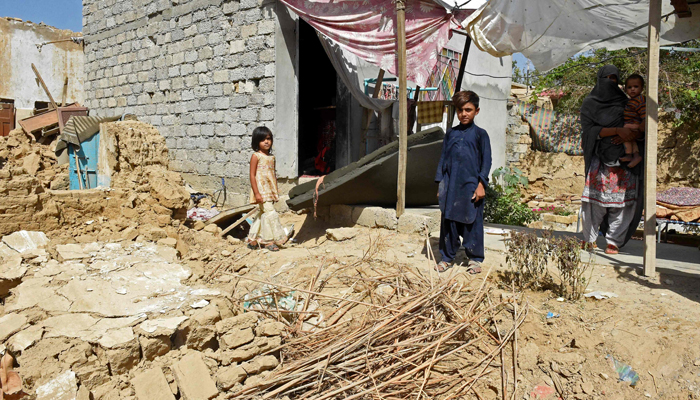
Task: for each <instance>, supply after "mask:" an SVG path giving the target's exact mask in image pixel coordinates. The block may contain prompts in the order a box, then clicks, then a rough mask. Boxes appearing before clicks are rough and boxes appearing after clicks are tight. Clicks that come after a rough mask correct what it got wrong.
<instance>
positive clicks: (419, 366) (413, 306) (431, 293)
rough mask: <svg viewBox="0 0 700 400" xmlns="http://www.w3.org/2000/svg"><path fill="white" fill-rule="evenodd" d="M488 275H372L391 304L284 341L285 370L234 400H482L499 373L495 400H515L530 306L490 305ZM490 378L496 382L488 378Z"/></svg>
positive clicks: (374, 306)
mask: <svg viewBox="0 0 700 400" xmlns="http://www.w3.org/2000/svg"><path fill="white" fill-rule="evenodd" d="M489 272H490V271H489ZM488 275H489V274H488V273H487V274H485V276H484V278H483V279H470V278H465V276H464V275H452V276H449V277H447V278H438V277H435V276H432V277H425V276H423V275H422V274H421V273H420V272H418V270H414V269H407V268H398V269H397V270H396V271H395V273H392V274H388V275H382V276H375V277H373V278H372V280H373V281H374V282H375V283H376V284H377V285H379V284H383V285H390V286H391V287H392V288H393V293H392V294H391V295H390V296H388V298H387V297H384V298H383V299H382V300H381V301H378V300H375V299H378V298H380V297H381V296H370V298H371V299H372V300H371V303H365V302H360V301H356V303H359V304H362V305H363V306H367V312H366V313H365V314H364V315H363V318H360V319H357V318H353V319H350V320H346V321H344V322H337V321H338V320H336V321H333V323H331V324H329V326H327V327H326V328H324V329H320V330H318V331H316V332H314V333H311V334H305V335H303V336H300V337H297V338H294V339H291V340H289V341H287V343H286V344H285V345H284V346H283V348H282V349H281V351H282V356H283V360H284V362H283V364H282V366H281V368H278V369H277V370H275V371H274V372H273V373H272V374H271V375H270V376H268V377H267V379H265V380H264V381H263V382H261V383H259V384H257V385H255V386H251V387H246V388H244V389H242V390H241V391H239V392H237V393H230V397H232V398H252V397H255V398H259V397H260V396H261V397H262V398H263V399H269V398H281V397H283V396H289V397H291V398H304V399H307V398H308V399H314V400H322V399H365V398H383V399H391V398H414V399H420V398H429V399H454V398H462V397H463V396H468V397H475V396H476V397H477V398H482V396H481V395H480V394H479V390H483V388H484V387H485V385H484V384H483V382H482V384H481V385H479V383H480V379H481V378H483V377H487V376H489V375H490V374H493V373H494V372H495V373H496V375H497V376H500V384H501V385H500V386H501V387H500V388H498V389H496V391H498V392H499V395H500V396H499V397H502V398H503V399H506V398H511V397H510V396H507V392H508V391H510V389H511V386H513V387H512V389H513V390H512V392H511V394H514V393H515V391H516V390H517V387H516V385H517V380H516V379H513V377H516V376H517V330H518V328H519V326H520V325H521V324H522V323H523V321H524V319H525V317H526V315H527V310H528V307H527V304H525V305H519V304H518V303H517V300H515V299H516V296H514V295H513V296H506V297H508V298H507V299H506V300H503V301H502V300H501V299H499V300H498V301H493V299H492V298H491V297H492V287H491V285H490V283H489V279H488ZM243 279H245V278H243ZM301 290H302V291H305V290H304V289H301ZM305 292H307V293H313V294H314V295H316V296H320V297H323V296H324V295H323V294H322V293H320V292H313V291H308V290H306V291H305ZM346 301H348V302H351V303H352V302H353V300H349V299H346ZM507 355H510V359H511V361H512V363H509V366H507V365H506V361H505V358H506V356H507ZM493 379H498V378H497V377H496V378H492V377H490V376H489V381H490V382H493ZM509 382H510V383H509ZM490 386H492V387H493V386H495V384H493V383H492V384H491V385H490ZM491 396H493V391H492V392H491Z"/></svg>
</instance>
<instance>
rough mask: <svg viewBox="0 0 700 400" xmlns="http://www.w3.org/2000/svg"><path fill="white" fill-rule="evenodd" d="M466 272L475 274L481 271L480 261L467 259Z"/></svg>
mask: <svg viewBox="0 0 700 400" xmlns="http://www.w3.org/2000/svg"><path fill="white" fill-rule="evenodd" d="M467 272H469V274H470V275H476V274H480V273H481V263H480V262H478V261H469V263H468V264H467Z"/></svg>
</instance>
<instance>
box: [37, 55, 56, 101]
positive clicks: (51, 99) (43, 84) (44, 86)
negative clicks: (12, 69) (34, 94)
mask: <svg viewBox="0 0 700 400" xmlns="http://www.w3.org/2000/svg"><path fill="white" fill-rule="evenodd" d="M32 69H33V70H34V74H35V75H36V78H37V79H38V80H39V83H40V84H41V87H42V88H43V89H44V92H46V95H47V96H49V100H50V101H51V107H52V108H54V109H56V108H58V106H57V105H56V102H55V101H54V100H53V96H51V92H49V88H47V87H46V83H44V80H43V79H42V78H41V75H39V71H38V70H37V69H36V67H35V66H34V64H33V63H32Z"/></svg>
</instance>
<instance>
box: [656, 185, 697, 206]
mask: <svg viewBox="0 0 700 400" xmlns="http://www.w3.org/2000/svg"><path fill="white" fill-rule="evenodd" d="M656 201H658V202H662V203H666V204H671V205H674V206H682V207H687V206H700V189H697V188H689V187H679V188H670V189H668V190H666V191H664V192H661V193H659V194H658V195H657V196H656Z"/></svg>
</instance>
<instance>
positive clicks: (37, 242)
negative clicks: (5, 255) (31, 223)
mask: <svg viewBox="0 0 700 400" xmlns="http://www.w3.org/2000/svg"><path fill="white" fill-rule="evenodd" d="M2 242H3V243H5V244H6V245H7V246H8V247H10V248H11V249H13V250H15V251H17V252H19V253H24V252H27V251H29V250H35V249H38V248H41V247H44V246H46V245H47V244H48V243H49V238H48V237H46V234H45V233H44V232H30V231H19V232H15V233H12V234H10V235H7V236H3V238H2Z"/></svg>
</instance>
